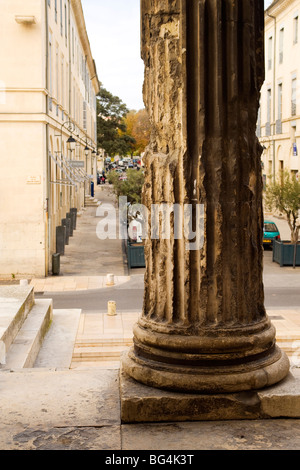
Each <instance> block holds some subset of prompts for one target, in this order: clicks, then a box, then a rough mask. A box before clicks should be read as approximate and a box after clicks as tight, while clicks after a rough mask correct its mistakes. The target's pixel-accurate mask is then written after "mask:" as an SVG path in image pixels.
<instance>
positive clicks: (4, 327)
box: [0, 285, 34, 363]
mask: <svg viewBox="0 0 300 470" xmlns="http://www.w3.org/2000/svg"><path fill="white" fill-rule="evenodd" d="M33 305H34V288H33V286H20V285H13V286H0V363H1V362H2V359H5V355H6V352H7V351H8V350H9V348H10V346H11V344H12V343H13V341H14V339H15V338H16V336H17V334H18V332H19V331H20V329H21V327H22V325H23V323H24V321H25V320H26V318H27V316H28V314H29V312H30V310H31V308H32V306H33ZM1 356H2V357H1Z"/></svg>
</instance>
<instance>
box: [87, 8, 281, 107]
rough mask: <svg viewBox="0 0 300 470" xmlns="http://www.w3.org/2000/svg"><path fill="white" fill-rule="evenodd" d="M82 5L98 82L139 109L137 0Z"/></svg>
mask: <svg viewBox="0 0 300 470" xmlns="http://www.w3.org/2000/svg"><path fill="white" fill-rule="evenodd" d="M272 1H273V0H265V8H267V7H268V6H269V5H270V4H271V3H272ZM82 7H83V12H84V17H85V22H86V28H87V33H88V37H89V41H90V45H91V50H92V55H93V58H94V60H95V62H96V67H97V72H98V78H99V80H100V82H101V83H102V85H103V86H104V88H106V89H107V90H108V91H110V92H111V93H112V94H113V95H115V96H118V97H119V98H120V99H121V100H122V101H123V103H125V104H126V106H127V107H128V108H129V109H135V110H136V111H138V110H139V109H143V108H144V103H143V97H142V87H143V80H144V64H143V61H142V59H141V56H140V0H82Z"/></svg>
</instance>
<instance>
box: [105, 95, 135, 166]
mask: <svg viewBox="0 0 300 470" xmlns="http://www.w3.org/2000/svg"><path fill="white" fill-rule="evenodd" d="M128 112H129V111H128V109H127V107H126V105H125V104H124V103H123V102H122V101H121V100H120V98H119V97H117V96H114V95H112V93H110V92H109V91H107V90H106V89H105V88H104V87H103V86H101V88H100V91H99V94H98V96H97V142H98V147H100V148H102V149H104V150H105V152H106V153H107V154H108V155H109V156H110V157H113V156H115V155H127V153H128V152H130V150H131V147H132V145H133V144H134V138H133V137H132V136H131V135H129V134H128V133H127V128H126V123H125V120H124V118H125V117H126V115H127V114H128Z"/></svg>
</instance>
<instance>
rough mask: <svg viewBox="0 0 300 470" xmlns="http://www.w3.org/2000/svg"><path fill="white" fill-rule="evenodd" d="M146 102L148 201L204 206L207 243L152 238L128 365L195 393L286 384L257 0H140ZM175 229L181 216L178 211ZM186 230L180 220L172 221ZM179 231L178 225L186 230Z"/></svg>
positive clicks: (156, 381) (132, 371)
mask: <svg viewBox="0 0 300 470" xmlns="http://www.w3.org/2000/svg"><path fill="white" fill-rule="evenodd" d="M141 5H142V57H143V60H144V63H145V82H144V101H145V105H146V108H147V110H148V113H149V118H150V122H151V125H152V135H151V142H150V145H149V147H148V148H147V150H146V155H145V157H144V160H145V186H144V192H143V202H144V204H145V206H146V207H147V208H148V210H149V212H150V210H151V208H152V205H153V204H155V205H161V204H164V205H169V206H170V205H172V204H177V205H178V206H179V207H180V208H182V209H183V206H184V205H189V206H190V207H192V208H193V215H192V216H191V218H190V222H191V223H192V226H193V227H195V226H196V214H197V208H199V207H200V205H202V207H203V210H204V214H203V238H204V242H203V245H199V246H196V247H193V248H196V249H190V248H191V247H189V249H187V243H190V242H191V241H192V240H189V233H187V232H186V231H184V228H185V227H184V222H185V221H184V217H183V218H182V219H180V223H179V228H180V229H181V233H182V234H184V236H182V237H178V236H177V233H176V234H175V231H174V230H171V231H170V236H169V237H164V236H163V223H160V228H159V231H158V232H159V233H157V234H156V235H157V236H156V237H155V238H154V237H153V236H152V237H151V235H152V233H153V232H152V230H153V228H154V225H153V220H152V219H150V218H149V228H148V234H149V238H148V240H146V243H145V257H146V276H145V296H144V307H143V313H142V316H141V317H140V319H139V321H138V323H137V325H136V326H135V328H134V348H133V349H131V351H130V352H129V354H128V355H127V357H125V358H124V361H123V366H124V368H125V370H126V372H127V373H128V374H129V375H130V376H131V377H133V378H135V379H136V380H137V381H140V382H142V383H144V384H147V385H149V386H152V387H159V388H164V389H167V390H174V391H183V392H184V391H190V392H197V391H199V392H200V391H202V392H206V393H207V392H212V393H223V392H236V391H245V390H251V389H259V388H262V387H265V386H269V385H272V384H274V383H276V382H278V381H280V380H282V379H283V378H284V377H285V376H286V375H287V373H288V371H289V361H288V359H287V357H286V355H285V354H284V353H283V352H282V351H281V350H280V349H279V348H278V347H277V346H276V344H275V329H274V327H273V325H272V324H271V322H270V320H269V318H268V317H267V315H266V311H265V308H264V291H263V282H262V254H263V251H262V250H263V247H262V225H263V212H262V177H261V161H260V156H261V147H260V145H259V142H258V140H257V137H256V134H255V131H256V121H257V111H258V104H259V97H260V88H261V85H262V83H263V79H264V54H263V31H264V4H263V1H262V0H260V1H258V2H253V1H251V0H243V1H241V2H236V1H233V0H224V1H219V0H202V1H200V2H196V1H195V2H192V1H190V2H188V1H186V0H176V1H175V0H174V1H170V0H156V1H154V2H150V1H148V0H142V2H141ZM170 220H171V228H173V229H174V226H175V222H174V220H175V214H173V215H172V216H171V219H170ZM176 227H177V229H178V224H177V225H176ZM179 232H180V231H179Z"/></svg>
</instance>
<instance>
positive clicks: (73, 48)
mask: <svg viewBox="0 0 300 470" xmlns="http://www.w3.org/2000/svg"><path fill="white" fill-rule="evenodd" d="M72 58H73V64H74V62H75V42H74V28H72Z"/></svg>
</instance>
